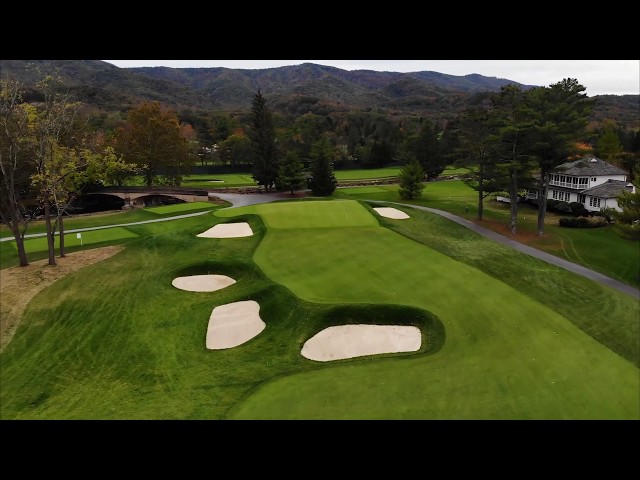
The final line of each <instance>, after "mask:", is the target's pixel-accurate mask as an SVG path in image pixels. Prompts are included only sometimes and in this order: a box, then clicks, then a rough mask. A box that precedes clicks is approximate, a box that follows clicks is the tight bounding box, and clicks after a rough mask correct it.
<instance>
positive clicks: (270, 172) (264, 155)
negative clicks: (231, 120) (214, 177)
mask: <svg viewBox="0 0 640 480" xmlns="http://www.w3.org/2000/svg"><path fill="white" fill-rule="evenodd" d="M249 138H250V139H251V146H252V148H253V152H254V155H255V157H254V163H253V179H254V180H255V181H256V183H257V184H258V185H262V186H264V188H265V190H266V191H267V192H268V191H269V189H270V188H271V186H272V185H273V184H274V183H275V181H276V178H277V177H278V154H277V150H276V134H275V129H274V126H273V115H272V113H271V110H270V109H269V108H268V107H267V100H266V99H265V98H264V97H263V96H262V93H261V92H260V90H258V93H256V94H255V95H254V97H253V103H252V105H251V128H250V129H249Z"/></svg>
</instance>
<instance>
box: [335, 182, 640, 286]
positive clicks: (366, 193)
mask: <svg viewBox="0 0 640 480" xmlns="http://www.w3.org/2000/svg"><path fill="white" fill-rule="evenodd" d="M335 196H336V197H338V198H352V199H373V200H384V201H392V202H402V203H409V204H415V205H424V206H427V207H432V208H439V209H441V210H445V211H447V212H451V213H454V214H456V215H460V216H461V217H464V218H466V219H468V220H474V219H475V216H476V203H477V195H476V194H475V192H474V191H473V190H471V189H470V188H469V187H467V186H466V185H465V184H464V183H463V182H462V181H459V180H455V181H446V182H432V183H428V184H427V186H426V188H425V190H424V192H423V195H422V198H421V199H419V200H411V201H409V200H403V199H401V198H400V196H399V195H398V187H397V185H391V186H375V187H362V188H349V189H343V190H338V191H337V192H336V194H335ZM484 218H485V220H484V223H483V224H484V225H485V226H487V227H489V228H493V229H495V230H497V231H499V232H500V233H502V234H505V235H508V231H507V229H506V226H507V224H508V222H509V205H508V204H502V203H499V202H496V201H495V200H489V199H486V200H485V211H484ZM558 218H559V216H558V215H556V214H555V213H551V212H549V213H547V217H546V222H545V223H546V226H545V237H544V238H539V237H537V234H536V232H537V224H536V222H537V210H536V209H535V208H534V207H532V206H531V205H527V204H522V205H520V206H519V215H518V229H519V231H520V232H522V235H521V237H522V240H523V241H524V242H525V243H526V244H527V245H530V246H532V247H535V248H538V249H540V250H544V251H546V252H548V253H551V254H553V255H557V256H559V257H562V258H566V259H567V260H569V261H572V262H575V263H578V264H580V265H584V266H585V267H588V268H591V269H593V270H596V271H598V272H601V273H603V274H605V275H609V276H611V277H612V278H615V279H617V280H620V281H622V282H625V283H627V284H629V285H632V286H634V287H637V288H640V248H638V242H633V241H629V240H625V239H622V238H620V237H619V236H618V235H617V234H616V233H615V232H614V231H613V229H611V228H609V227H605V228H598V229H578V228H562V227H560V226H558Z"/></svg>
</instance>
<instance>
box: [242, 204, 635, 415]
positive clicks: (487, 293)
mask: <svg viewBox="0 0 640 480" xmlns="http://www.w3.org/2000/svg"><path fill="white" fill-rule="evenodd" d="M349 203H352V204H356V202H350V201H340V202H308V203H307V202H305V203H299V204H296V208H299V209H300V210H299V211H298V214H300V215H301V214H302V212H303V210H304V209H305V208H307V209H308V210H309V213H310V215H313V212H314V211H315V212H322V215H324V216H326V218H327V222H328V223H329V224H333V225H335V224H336V223H337V222H335V221H334V220H332V219H338V218H342V217H341V215H340V214H341V212H344V210H345V208H346V209H348V210H349V211H353V209H355V210H357V208H355V206H354V205H348V204H349ZM292 206H293V205H292V204H271V205H256V206H253V207H251V208H252V209H253V211H254V212H255V213H258V214H259V215H261V216H262V218H263V219H264V221H265V223H266V224H267V225H268V226H271V225H273V223H274V222H275V223H276V224H278V221H279V220H278V219H279V218H280V217H285V218H286V219H287V220H286V222H285V223H286V225H287V226H288V228H290V229H289V230H278V229H277V228H274V227H271V229H270V230H269V231H268V232H267V234H266V236H265V238H264V239H263V241H262V242H261V244H260V245H259V247H258V248H257V250H256V252H255V254H254V260H255V262H256V263H257V264H258V265H259V266H260V267H261V268H262V270H263V271H264V272H265V273H266V274H267V275H268V276H269V277H270V278H272V279H273V280H274V281H276V282H279V283H281V284H283V285H285V286H286V287H287V288H289V289H290V290H291V291H293V292H294V293H295V294H296V295H297V296H299V297H300V298H302V299H304V300H308V301H312V302H318V303H387V304H403V305H410V306H415V307H419V308H423V309H425V310H428V311H431V312H433V313H434V314H436V315H438V316H439V317H440V319H441V321H442V323H443V324H444V326H445V329H446V342H445V344H444V346H443V348H442V349H441V350H440V351H439V352H438V353H436V354H434V355H432V356H421V357H416V358H411V359H407V358H404V359H398V360H396V359H382V360H376V361H371V360H369V361H360V362H352V363H349V364H343V365H339V366H332V367H328V368H322V369H319V370H316V371H312V372H305V373H300V374H293V375H290V376H285V377H281V378H278V379H276V380H273V381H271V382H267V383H265V384H263V386H261V387H260V388H258V389H257V390H256V391H255V393H254V394H253V395H251V396H249V397H248V398H247V399H246V400H245V401H244V402H242V403H240V404H239V405H237V406H236V407H235V408H234V409H233V411H232V413H231V416H232V417H233V418H439V419H443V418H450V419H455V418H475V419H481V418H522V419H526V418H559V419H560V418H638V412H639V409H640V393H639V392H640V379H639V376H638V369H637V368H636V367H635V366H633V365H632V364H631V363H629V362H628V361H626V360H624V359H623V358H621V357H619V356H618V355H616V354H615V353H613V352H612V351H611V350H609V349H607V348H606V347H604V346H603V345H602V344H600V343H599V342H597V341H595V340H594V339H592V338H591V337H590V336H588V335H587V334H585V333H584V332H583V331H581V330H580V329H578V328H577V327H576V326H574V325H573V324H572V323H570V322H569V321H568V320H567V319H565V318H564V317H562V316H561V315H559V314H558V313H556V312H555V311H553V310H551V309H549V308H547V307H546V306H544V305H542V304H540V303H539V302H536V301H535V300H533V299H531V298H530V297H528V296H525V295H523V294H521V293H520V292H518V291H516V290H515V289H513V288H512V287H510V286H509V285H507V284H505V283H502V282H500V281H498V280H496V279H494V278H493V277H490V276H488V275H486V274H484V273H482V272H480V271H479V270H477V269H475V268H473V267H470V266H468V265H465V264H463V263H460V262H457V261H455V260H453V259H451V258H450V257H448V256H446V255H443V254H441V253H439V252H437V251H435V250H432V249H430V248H428V247H425V246H423V245H420V244H418V243H416V242H414V241H412V240H409V239H407V238H405V237H403V236H401V235H399V234H396V233H394V232H392V231H390V230H388V229H385V228H382V227H376V226H371V227H368V226H364V223H365V222H364V221H359V222H358V224H359V225H362V226H360V228H353V227H352V226H350V225H348V223H347V222H344V223H343V225H344V226H343V227H342V228H332V229H329V228H315V229H314V228H309V226H308V225H309V223H308V221H306V220H304V219H302V218H300V215H296V216H294V217H289V215H288V213H285V212H289V211H290V209H291V207H292ZM360 208H363V207H360ZM363 209H364V208H363ZM245 213H249V211H248V210H246V211H245ZM342 215H343V216H344V213H342ZM369 215H370V216H371V217H372V218H373V216H372V215H371V214H369ZM294 219H297V221H298V222H299V223H300V225H301V226H302V227H303V228H300V229H294V226H295V221H296V220H294ZM315 222H317V221H315ZM317 223H320V222H317ZM281 228H283V227H281ZM329 259H330V260H329ZM363 321H366V319H363Z"/></svg>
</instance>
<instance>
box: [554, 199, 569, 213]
mask: <svg viewBox="0 0 640 480" xmlns="http://www.w3.org/2000/svg"><path fill="white" fill-rule="evenodd" d="M555 210H556V211H558V212H562V213H573V212H572V211H571V207H570V206H569V204H568V203H567V202H558V203H557V205H556V208H555Z"/></svg>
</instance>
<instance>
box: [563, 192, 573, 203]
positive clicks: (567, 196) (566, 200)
mask: <svg viewBox="0 0 640 480" xmlns="http://www.w3.org/2000/svg"><path fill="white" fill-rule="evenodd" d="M569 200H571V194H570V193H569V192H564V201H565V202H568V201H569Z"/></svg>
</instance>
